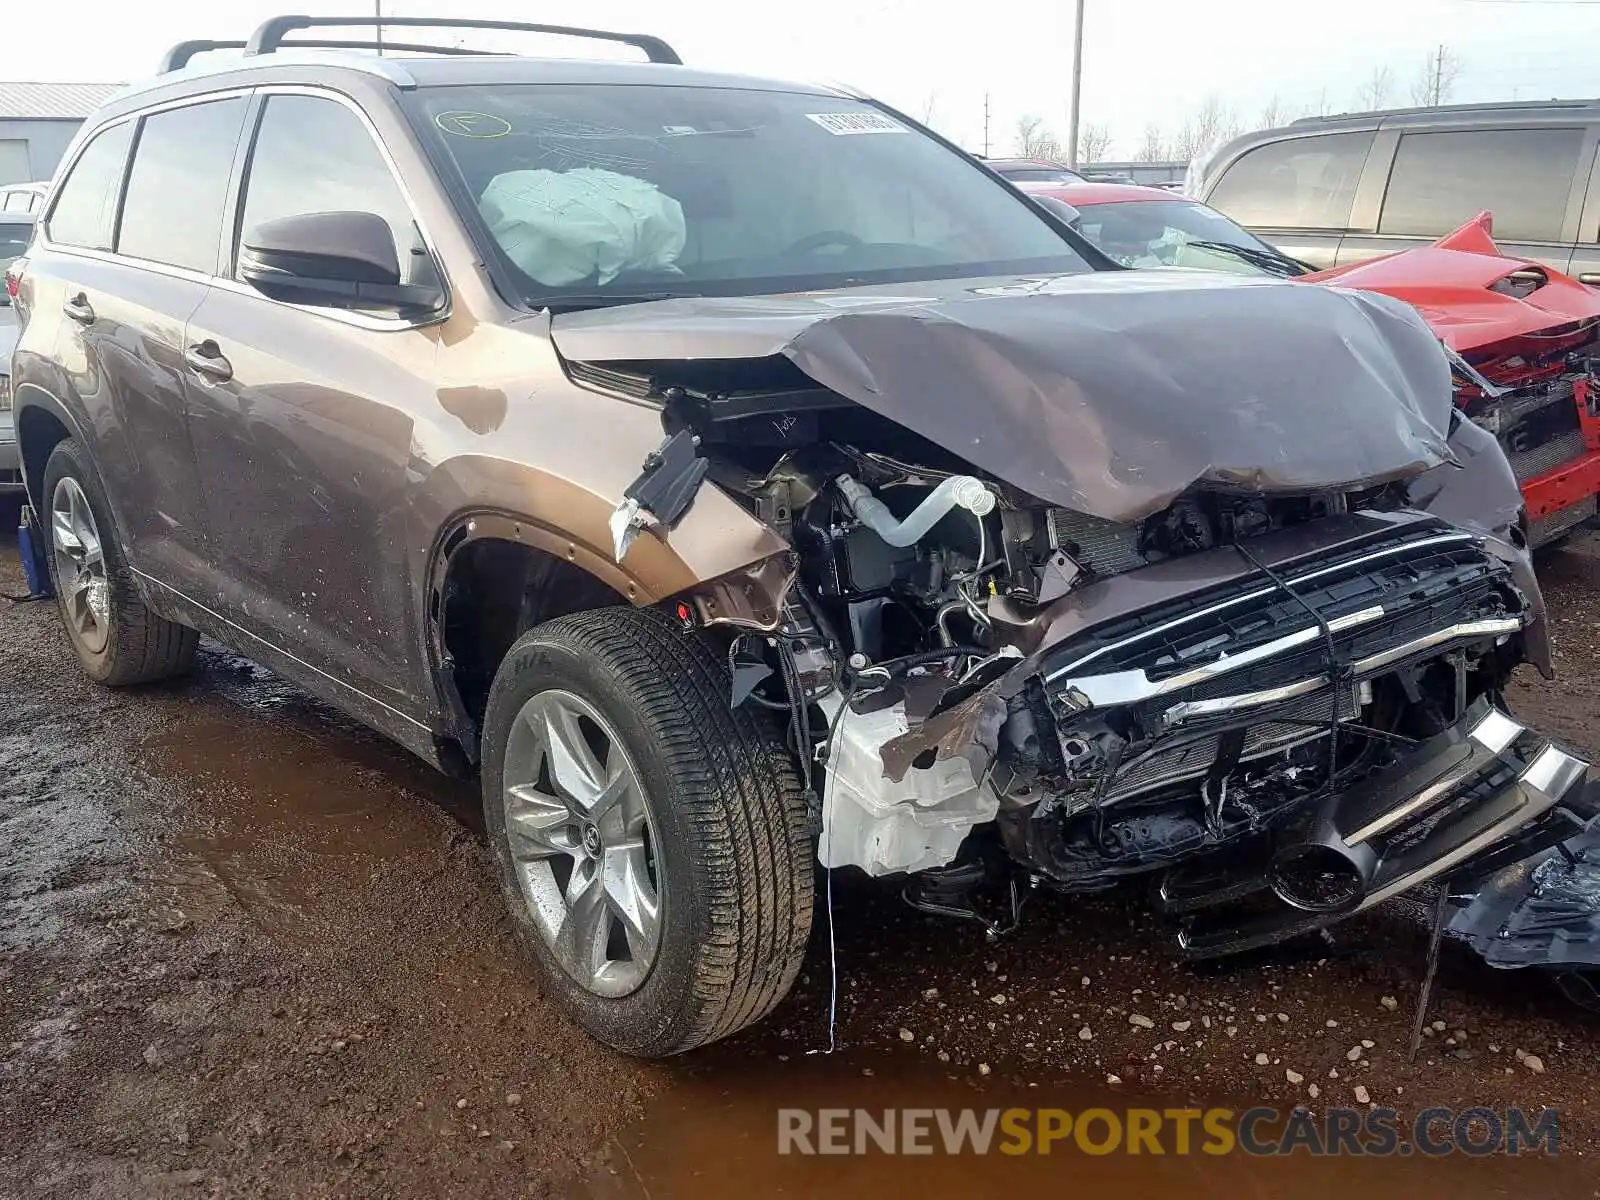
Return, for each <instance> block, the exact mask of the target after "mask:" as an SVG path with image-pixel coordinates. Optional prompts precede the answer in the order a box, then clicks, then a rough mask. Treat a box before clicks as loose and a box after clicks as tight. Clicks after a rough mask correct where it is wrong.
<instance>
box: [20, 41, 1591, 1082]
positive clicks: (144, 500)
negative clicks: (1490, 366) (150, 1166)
mask: <svg viewBox="0 0 1600 1200" xmlns="http://www.w3.org/2000/svg"><path fill="white" fill-rule="evenodd" d="M324 23H325V22H320V21H312V20H308V19H306V18H284V19H279V20H276V21H272V22H269V23H268V24H267V25H265V26H263V27H262V29H261V30H259V31H258V32H257V33H256V35H255V36H254V37H253V38H252V39H251V41H250V42H249V43H248V44H243V43H240V44H238V48H242V49H243V50H244V51H245V53H244V55H243V57H242V58H237V57H236V58H235V59H234V60H233V61H229V62H223V63H221V64H219V65H217V66H214V67H208V68H203V67H195V66H186V65H185V64H186V62H187V59H188V57H189V56H190V55H191V54H193V53H195V52H197V51H198V50H200V49H208V50H210V49H216V48H217V47H216V45H215V44H202V45H195V44H190V45H186V46H182V47H179V48H178V49H177V50H175V51H174V53H173V55H172V56H171V57H170V59H169V62H168V64H167V66H168V68H169V69H168V70H167V71H166V72H165V73H164V74H162V75H161V76H159V77H158V78H157V79H155V80H154V81H153V82H151V83H149V84H147V85H144V86H141V87H139V88H137V89H135V90H133V91H131V92H129V93H126V94H124V95H123V96H121V97H120V98H119V99H117V100H115V101H114V102H113V103H111V104H110V105H109V106H108V107H107V108H105V109H104V110H103V111H102V112H101V113H100V114H99V115H98V116H97V117H96V118H94V119H93V120H91V121H89V122H88V123H87V124H86V125H85V127H84V129H83V131H82V133H81V135H80V136H79V138H78V141H77V143H76V145H75V147H74V149H73V150H72V152H71V153H70V155H69V157H68V159H67V160H66V162H65V165H64V167H63V169H62V171H61V173H60V176H59V182H58V183H57V185H56V186H55V187H54V189H53V193H52V195H51V197H50V200H49V203H48V206H47V208H46V209H45V211H44V213H43V216H42V224H41V231H40V234H39V236H38V238H37V240H36V241H35V243H34V245H33V247H32V248H31V251H30V254H29V256H28V259H27V261H26V264H25V266H24V267H22V268H21V270H20V294H19V299H18V308H19V312H20V313H21V315H22V319H23V321H24V328H23V331H22V334H21V340H20V342H19V344H18V347H17V353H16V359H15V390H16V410H17V430H18V433H19V436H20V440H21V449H22V454H23V458H24V462H25V468H26V476H27V484H28V489H29V494H30V497H31V502H32V504H33V506H34V507H35V509H36V510H37V512H38V513H39V514H40V521H41V525H42V526H43V529H44V533H45V537H44V538H43V541H44V543H45V545H46V547H47V549H46V554H47V555H48V558H49V568H50V571H51V573H52V575H53V577H54V582H55V587H56V590H57V594H58V597H59V604H60V608H61V613H62V616H63V618H64V620H65V623H66V626H67V629H68V631H69V633H70V635H71V640H72V644H73V646H74V647H75V648H76V651H77V653H78V656H79V657H80V658H81V660H82V662H83V665H84V667H85V669H86V670H87V671H88V672H89V673H90V674H91V675H92V676H93V677H94V678H96V679H98V680H101V681H103V682H105V683H108V684H127V683H136V682H140V681H145V680H152V679H157V678H161V677H163V676H167V675H171V674H174V673H176V672H180V671H182V670H183V669H184V668H185V667H186V666H187V665H188V663H189V662H190V660H191V659H192V657H193V655H194V653H195V647H196V641H197V638H198V636H199V635H200V634H205V635H207V636H210V637H213V638H216V639H218V640H220V641H222V642H225V643H227V644H229V645H230V646H233V647H235V648H237V649H238V650H240V651H242V652H243V653H245V654H248V655H250V656H251V657H253V658H256V659H258V660H260V661H261V662H262V663H264V664H266V665H268V666H270V667H271V668H272V669H274V670H275V671H278V672H280V673H281V674H283V675H284V676H286V677H288V678H290V679H293V680H295V681H296V682H298V683H299V684H301V685H302V686H304V687H305V688H306V689H307V690H309V691H311V692H313V693H315V694H316V695H318V696H320V697H323V698H324V699H326V700H327V701H329V702H330V703H332V704H335V705H338V706H340V707H342V708H344V709H346V710H348V711H349V712H351V713H353V714H355V715H357V716H359V717H360V718H361V719H363V720H364V721H366V722H368V723H370V724H371V725H372V726H374V727H376V728H377V729H379V730H382V731H383V732H385V733H386V734H388V735H390V736H392V737H393V738H395V739H396V740H398V741H399V742H401V743H402V744H404V745H405V746H407V747H409V748H410V749H412V750H414V751H415V752H416V753H418V754H420V755H422V756H424V757H425V758H427V759H429V760H430V761H432V762H434V763H436V764H437V765H438V766H440V767H441V768H443V769H446V770H449V771H453V772H458V773H474V772H475V773H476V774H478V775H479V776H480V777H481V779H482V785H483V797H484V811H485V814H486V819H487V825H488V830H489V837H490V840H491V844H492V847H493V851H494V854H495V857H496V859H497V861H498V863H499V867H500V872H501V875H502V880H503V884H504V890H505V894H506V898H507V900H508V903H509V904H510V907H511V911H512V913H513V915H514V919H515V923H516V926H517V929H518V931H519V933H520V935H521V937H522V940H523V941H524V943H525V944H526V946H527V949H528V951H529V953H530V954H531V955H532V957H533V958H534V959H535V960H536V961H537V963H538V964H539V966H540V968H541V969H542V971H543V973H544V975H545V977H546V978H547V979H548V981H549V984H550V986H551V988H552V989H553V990H554V992H555V993H556V994H558V995H560V996H561V997H562V998H563V1000H564V1001H565V1003H566V1004H567V1006H568V1008H569V1009H570V1011H571V1013H572V1014H573V1016H574V1017H575V1019H576V1020H577V1021H578V1022H579V1023H580V1024H581V1025H582V1026H583V1027H584V1028H585V1029H587V1030H589V1031H590V1032H591V1033H593V1034H594V1035H595V1036H597V1037H599V1038H601V1039H603V1040H604V1041H606V1042H608V1043H610V1044H611V1045H613V1046H617V1047H620V1048H622V1049H625V1050H628V1051H631V1052H634V1053H638V1054H667V1053H672V1052H676V1051H681V1050H684V1049H687V1048H690V1047H693V1046H696V1045H700V1044H702V1043H705V1042H708V1041H711V1040H713V1039H715V1038H718V1037H721V1036H724V1035H726V1034H729V1033H732V1032H733V1031H735V1030H737V1029H739V1028H741V1027H742V1026H744V1025H747V1024H748V1023H750V1022H752V1021H755V1020H757V1019H759V1018H760V1017H762V1016H763V1015H764V1014H765V1013H767V1012H768V1011H769V1010H771V1008H772V1007H773V1006H774V1005H775V1004H776V1003H777V1002H778V1001H779V1000H780V999H781V998H782V997H783V996H784V994H785V992H786V991H787V990H788V988H789V987H790V984H791V982H792V981H793V979H794V977H795V973H796V971H797V969H798V967H799V963H800V960H801V956H802V953H803V951H804V949H805V947H806V944H807V939H808V934H809V931H810V928H811V920H812V906H813V892H814V876H815V870H816V866H815V864H816V863H817V862H818V860H819V859H820V861H821V863H822V864H823V865H824V866H826V867H828V868H843V867H855V868H859V869H861V870H864V871H866V872H868V873H870V874H873V875H879V876H894V877H897V879H896V883H895V886H896V887H899V888H903V890H904V893H905V895H906V897H907V898H908V899H909V900H910V901H911V902H912V903H914V904H916V905H919V906H921V907H923V908H925V909H927V910H929V911H933V912H940V913H945V914H953V915H956V916H960V917H966V918H975V919H976V920H977V921H981V922H983V923H984V925H986V926H987V927H988V928H989V930H990V931H991V932H998V931H1000V930H1001V929H1003V928H1004V927H1005V926H1006V925H1007V924H1008V923H1009V922H1010V921H1011V920H1012V919H1013V917H1014V906H1015V905H1016V903H1017V898H1018V897H1019V896H1020V895H1022V894H1023V893H1024V892H1025V891H1026V890H1027V889H1029V888H1038V887H1043V888H1050V889H1056V890H1059V891H1062V892H1067V893H1083V892H1090V891H1096V890H1101V889H1105V888H1107V887H1110V886H1113V885H1115V884H1118V883H1120V882H1122V881H1125V880H1134V881H1143V882H1147V883H1154V884H1156V885H1157V886H1156V888H1155V891H1156V894H1157V896H1158V897H1159V903H1160V905H1161V906H1162V907H1163V909H1164V910H1165V911H1166V912H1167V913H1168V914H1169V916H1170V919H1171V920H1172V923H1173V925H1174V928H1175V930H1176V931H1177V934H1178V937H1179V941H1180V944H1181V946H1182V947H1183V948H1184V950H1185V951H1186V952H1187V953H1189V954H1191V955H1196V956H1204V955H1216V954H1222V953H1226V952H1230V951H1234V950H1238V949H1242V948H1247V947H1252V946H1259V945H1263V944H1267V943H1270V942H1274V941H1278V940H1281V939H1285V938H1289V937H1292V936H1294V935H1296V934H1299V933H1302V932H1305V931H1307V930H1314V929H1316V928H1319V927H1321V926H1325V925H1327V924H1330V923H1332V922H1334V921H1336V920H1338V919H1340V918H1342V917H1344V916H1347V915H1349V914H1351V913H1355V912H1358V911H1361V910H1363V909H1366V908H1369V907H1370V906H1372V905H1374V904H1376V903H1378V902H1380V901H1382V900H1383V899H1385V898H1387V897H1389V896H1393V895H1396V894H1398V893H1400V892H1401V891H1404V890H1406V889H1409V888H1412V887H1414V886H1416V885H1419V884H1424V883H1427V882H1429V881H1439V880H1443V879H1445V878H1449V879H1450V880H1452V881H1457V880H1460V879H1463V878H1466V877H1467V876H1466V875H1465V874H1463V873H1464V872H1470V871H1472V870H1474V869H1478V868H1479V867H1481V869H1482V870H1487V869H1488V868H1489V866H1492V865H1494V864H1495V863H1498V862H1503V861H1505V860H1506V859H1507V858H1508V857H1510V856H1522V855H1527V854H1531V853H1533V852H1535V851H1538V850H1539V849H1541V848H1542V847H1547V846H1549V845H1551V844H1553V843H1554V842H1555V841H1556V840H1558V839H1560V838H1564V837H1566V836H1568V835H1569V834H1570V833H1572V832H1573V830H1574V829H1575V828H1576V824H1577V822H1578V820H1579V819H1580V818H1581V817H1583V816H1585V815H1587V812H1588V809H1587V807H1586V800H1585V793H1584V786H1583V777H1584V774H1585V764H1584V763H1582V762H1580V761H1578V760H1576V759H1574V758H1573V757H1571V756H1570V755H1568V754H1567V753H1566V752H1564V751H1562V750H1560V749H1558V748H1556V747H1555V746H1552V745H1550V744H1549V743H1547V742H1546V741H1545V740H1543V739H1541V738H1539V737H1537V736H1536V735H1534V734H1533V733H1531V732H1530V731H1528V730H1526V729H1525V728H1524V727H1523V726H1522V725H1521V724H1520V723H1519V722H1518V721H1516V720H1514V719H1513V718H1512V717H1511V716H1510V715H1508V714H1507V713H1506V712H1505V711H1504V708H1503V707H1502V703H1501V689H1502V686H1503V685H1504V683H1505V681H1506V679H1507V677H1508V675H1509V673H1510V672H1511V671H1512V669H1513V668H1514V667H1516V666H1517V665H1518V664H1519V663H1520V662H1522V661H1523V660H1524V659H1531V660H1532V661H1533V662H1534V663H1535V664H1537V665H1538V666H1539V667H1540V668H1541V669H1544V670H1548V666H1549V650H1548V644H1547V639H1546V633H1545V624H1544V619H1543V612H1542V605H1541V600H1540V595H1539V590H1538V587H1537V585H1536V583H1535V581H1534V577H1533V573H1532V571H1531V569H1530V567H1529V561H1528V557H1527V555H1526V553H1525V552H1524V550H1523V548H1522V546H1521V542H1520V537H1519V534H1518V532H1517V529H1518V518H1519V505H1520V498H1519V495H1518V492H1517V485H1516V481H1515V480H1514V479H1513V478H1512V475H1511V473H1510V471H1509V469H1508V468H1507V467H1506V464H1505V462H1504V459H1503V458H1502V457H1501V454H1500V451H1499V450H1498V448H1497V447H1496V444H1495V442H1494V440H1493V439H1492V438H1491V437H1489V436H1488V435H1487V434H1485V433H1483V432H1482V431H1480V430H1478V429H1477V428H1476V427H1475V426H1473V425H1471V424H1470V423H1463V422H1461V421H1460V420H1459V419H1458V415H1457V413H1456V412H1455V410H1454V408H1453V406H1452V403H1451V386H1450V370H1449V366H1448V364H1447V362H1446V359H1445V356H1444V354H1443V353H1442V352H1441V350H1440V348H1439V346H1438V344H1437V342H1436V341H1435V340H1434V338H1433V336H1432V335H1431V334H1430V333H1429V331H1428V329H1427V326H1426V325H1425V324H1424V323H1423V322H1422V320H1421V319H1420V318H1419V317H1417V316H1416V315H1415V314H1414V313H1413V312H1412V311H1411V310H1410V309H1408V308H1406V307H1405V306H1403V305H1401V304H1398V303H1396V302H1394V301H1391V300H1388V299H1385V298H1384V297H1381V296H1375V295H1365V294H1358V293H1353V292H1344V291H1338V290H1333V289H1325V288H1316V287H1305V286H1301V285H1295V284H1283V283H1276V282H1273V281H1270V280H1255V279H1245V278H1242V277H1238V276H1229V277H1222V276H1211V275H1208V274H1205V273H1201V272H1186V273H1183V274H1164V273H1145V272H1136V271H1128V270H1123V269H1120V268H1118V267H1116V266H1115V265H1114V264H1112V263H1110V262H1109V261H1107V260H1105V259H1104V258H1102V257H1101V256H1100V255H1099V254H1098V253H1097V252H1096V251H1094V250H1093V249H1092V248H1091V247H1090V246H1088V245H1087V244H1086V243H1084V242H1083V241H1081V240H1080V239H1079V238H1078V236H1077V235H1076V234H1075V233H1073V231H1072V230H1071V229H1069V228H1068V227H1066V226H1065V225H1063V224H1060V223H1059V222H1058V221H1057V219H1056V218H1054V217H1053V216H1051V215H1050V214H1048V213H1045V212H1042V211H1041V210H1039V209H1038V208H1037V207H1036V206H1034V205H1033V204H1032V203H1031V202H1030V201H1029V200H1028V199H1027V198H1026V197H1024V196H1022V195H1020V194H1019V193H1017V192H1015V191H1014V190H1013V189H1012V188H1010V187H1008V186H1007V185H1006V184H1005V183H1004V182H1003V181H1001V180H1000V179H999V178H998V177H997V176H995V175H994V174H992V173H991V172H990V171H988V170H987V169H986V168H985V167H984V166H982V165H981V164H978V163H975V162H974V161H973V160H972V159H970V158H969V157H968V156H966V155H964V154H962V153H960V152H959V151H957V150H956V149H955V148H953V147H951V146H949V145H947V144H945V143H944V142H942V141H941V140H940V139H938V138H937V137H935V136H934V135H932V134H930V133H928V132H927V131H926V130H923V129H921V128H919V127H918V126H917V125H916V124H915V123H914V122H912V121H909V120H907V119H906V118H905V117H903V116H900V115H899V114H896V113H894V112H893V111H891V110H888V109H886V108H884V107H882V106H880V105H877V104H875V103H873V102H871V101H869V100H866V99H863V98H860V97H858V96H854V95H848V94H844V93H841V92H839V91H834V90H826V89H819V88H813V87H805V86H798V85H792V84H783V83H773V82H768V81H762V80H753V79H745V78H737V77H729V76H719V75H711V74H705V73H701V72H698V71H693V70H689V69H686V68H684V67H682V66H681V65H677V59H676V56H675V55H674V54H673V53H672V51H671V50H670V48H669V47H667V46H666V45H665V44H664V43H662V42H660V41H659V40H657V39H655V38H651V37H644V36H635V35H618V34H600V33H590V34H588V35H587V36H593V37H597V38H605V39H609V40H612V41H621V42H624V43H627V44H630V45H632V46H634V47H637V48H638V49H640V50H642V51H644V53H645V55H646V56H647V57H648V58H649V59H650V60H651V61H650V62H647V63H637V64H633V63H627V62H621V61H607V62H568V61H560V60H548V59H532V58H523V57H511V56H505V55H485V56H473V55H466V54H462V53H459V52H456V51H459V47H450V49H451V50H452V51H453V52H452V53H451V54H449V55H445V54H435V55H428V54H426V53H420V54H418V55H417V56H416V57H410V58H393V57H387V58H386V57H380V56H377V55H374V54H371V53H369V52H367V51H368V50H370V49H371V45H370V44H364V43H361V42H342V43H338V44H339V45H341V46H343V47H344V48H343V49H330V47H331V46H333V45H334V44H335V43H334V42H333V41H332V40H331V39H328V38H327V37H326V36H322V37H318V38H316V39H315V41H304V42H301V43H299V44H300V45H302V46H305V45H313V46H315V47H316V48H315V49H312V50H309V51H307V50H304V49H299V50H297V49H295V48H294V47H295V45H296V43H295V42H293V41H288V42H286V41H285V40H284V38H285V35H286V34H288V33H290V32H292V31H294V30H296V29H301V30H303V29H306V28H308V27H313V26H316V25H319V24H324ZM342 23H343V24H351V22H342ZM430 24H439V25H463V24H467V25H470V24H472V23H470V22H457V21H443V20H441V21H433V22H430V21H428V20H425V19H414V20H409V21H393V20H391V21H388V22H386V27H388V31H389V34H390V36H391V37H392V36H393V34H394V32H395V31H396V30H404V29H405V28H406V27H423V28H425V27H427V26H429V25H430ZM480 24H488V25H494V27H495V28H512V29H521V30H524V31H528V32H537V31H538V29H539V27H535V26H501V25H497V24H495V23H480ZM566 32H567V33H569V34H572V33H574V32H577V33H583V32H584V31H571V30H568V31H566ZM385 45H386V48H387V49H390V50H400V51H413V52H415V51H426V50H427V47H426V46H418V45H416V44H405V45H398V46H397V45H396V44H395V43H393V42H392V41H391V42H387V43H386V44H385Z"/></svg>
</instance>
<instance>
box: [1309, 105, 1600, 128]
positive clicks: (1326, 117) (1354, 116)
mask: <svg viewBox="0 0 1600 1200" xmlns="http://www.w3.org/2000/svg"><path fill="white" fill-rule="evenodd" d="M1597 103H1600V101H1596V100H1583V99H1574V100H1480V101H1478V102H1477V103H1472V104H1424V105H1417V106H1413V107H1410V108H1376V109H1371V110H1367V111H1360V112H1340V113H1322V114H1319V115H1316V116H1310V117H1297V118H1295V119H1294V120H1293V121H1290V122H1289V124H1290V125H1315V124H1316V123H1317V122H1319V121H1360V120H1370V119H1371V118H1373V117H1412V116H1418V115H1421V114H1425V113H1471V112H1501V111H1508V110H1509V111H1512V112H1529V111H1535V112H1536V111H1539V110H1540V109H1545V110H1554V109H1579V108H1593V107H1595V105H1596V104H1597Z"/></svg>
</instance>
